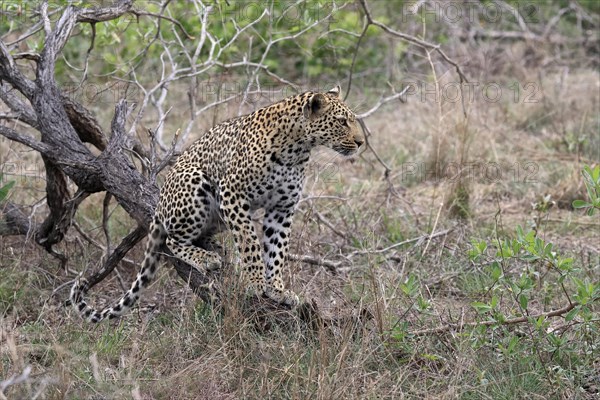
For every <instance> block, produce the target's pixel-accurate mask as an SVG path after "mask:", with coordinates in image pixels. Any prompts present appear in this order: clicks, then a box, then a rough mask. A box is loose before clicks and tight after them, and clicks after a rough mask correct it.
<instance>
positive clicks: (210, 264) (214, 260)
mask: <svg viewBox="0 0 600 400" xmlns="http://www.w3.org/2000/svg"><path fill="white" fill-rule="evenodd" d="M204 266H205V267H206V270H207V271H214V270H217V269H220V268H221V266H222V261H221V257H220V256H219V255H217V254H215V255H214V256H210V257H207V258H206V260H205V261H204Z"/></svg>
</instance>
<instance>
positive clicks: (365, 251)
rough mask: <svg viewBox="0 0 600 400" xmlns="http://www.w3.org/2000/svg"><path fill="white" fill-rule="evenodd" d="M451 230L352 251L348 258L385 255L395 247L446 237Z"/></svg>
mask: <svg viewBox="0 0 600 400" xmlns="http://www.w3.org/2000/svg"><path fill="white" fill-rule="evenodd" d="M452 230H453V229H452V228H450V229H444V230H443V231H439V232H436V233H434V234H431V235H430V234H427V233H426V234H424V235H421V236H419V237H416V238H412V239H408V240H404V241H402V242H398V243H394V244H393V245H391V246H388V247H386V248H383V249H378V250H360V251H354V252H352V253H350V256H354V255H358V254H381V253H386V252H388V251H390V250H393V249H395V248H396V247H400V246H404V245H405V244H410V243H414V242H424V241H425V240H431V239H434V238H436V237H439V236H444V235H447V234H449V233H450V232H452Z"/></svg>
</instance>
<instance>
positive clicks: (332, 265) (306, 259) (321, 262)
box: [286, 253, 341, 274]
mask: <svg viewBox="0 0 600 400" xmlns="http://www.w3.org/2000/svg"><path fill="white" fill-rule="evenodd" d="M286 258H287V259H288V260H292V261H299V262H303V263H306V264H311V265H317V266H319V267H325V268H327V269H328V270H329V271H330V272H331V273H333V274H337V273H338V267H339V266H340V264H341V263H339V262H334V261H329V260H325V259H319V258H314V257H310V256H301V255H299V254H291V253H288V255H287V256H286Z"/></svg>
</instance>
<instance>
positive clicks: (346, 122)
mask: <svg viewBox="0 0 600 400" xmlns="http://www.w3.org/2000/svg"><path fill="white" fill-rule="evenodd" d="M336 119H337V120H338V121H339V122H340V123H341V124H342V125H346V126H350V125H349V123H348V118H346V117H344V116H339V117H336Z"/></svg>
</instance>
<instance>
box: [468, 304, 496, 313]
mask: <svg viewBox="0 0 600 400" xmlns="http://www.w3.org/2000/svg"><path fill="white" fill-rule="evenodd" d="M471 306H473V308H475V310H476V311H477V312H478V313H479V314H485V313H488V312H490V311H492V307H490V306H489V305H488V304H485V303H482V302H480V301H475V302H473V303H471Z"/></svg>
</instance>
